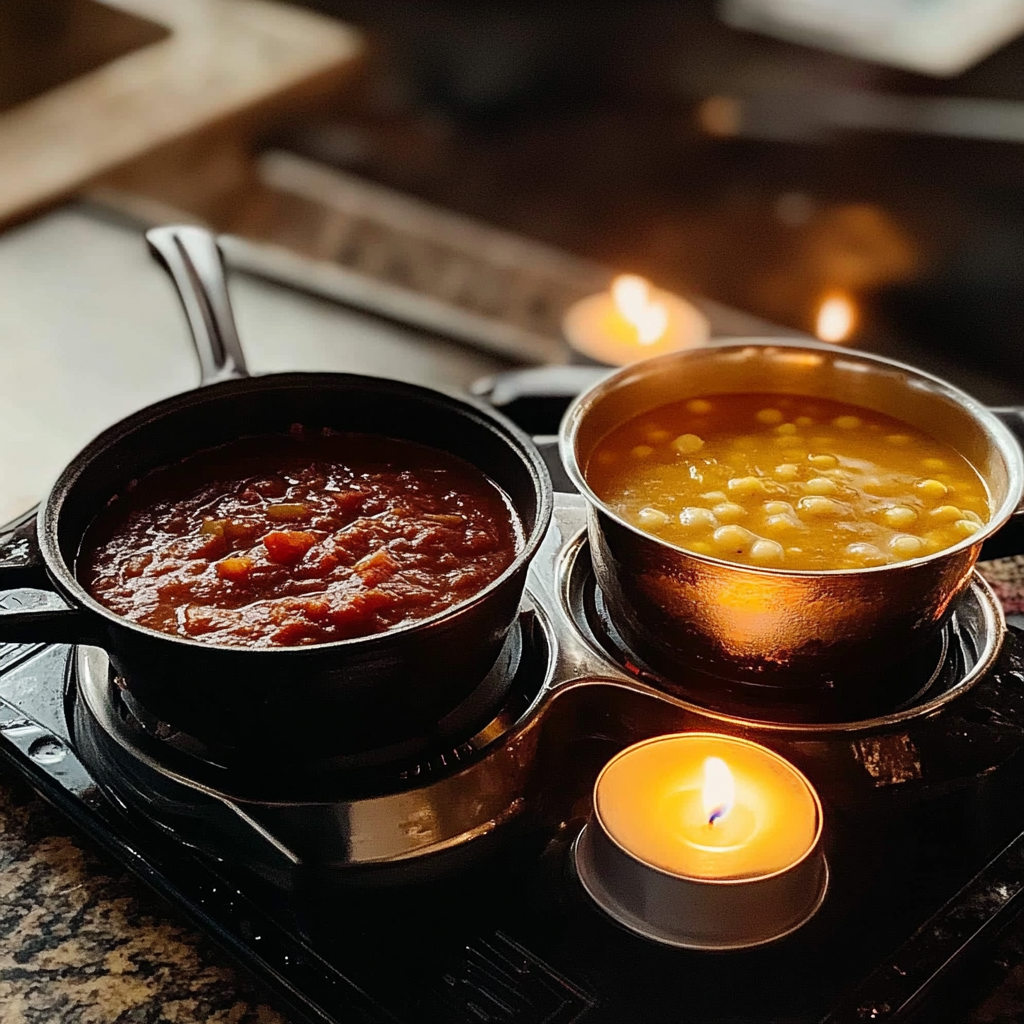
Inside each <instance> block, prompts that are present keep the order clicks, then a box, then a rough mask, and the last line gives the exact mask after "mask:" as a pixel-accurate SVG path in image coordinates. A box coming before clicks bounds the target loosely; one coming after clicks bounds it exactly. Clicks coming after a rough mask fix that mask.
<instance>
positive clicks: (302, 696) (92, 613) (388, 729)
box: [0, 228, 552, 760]
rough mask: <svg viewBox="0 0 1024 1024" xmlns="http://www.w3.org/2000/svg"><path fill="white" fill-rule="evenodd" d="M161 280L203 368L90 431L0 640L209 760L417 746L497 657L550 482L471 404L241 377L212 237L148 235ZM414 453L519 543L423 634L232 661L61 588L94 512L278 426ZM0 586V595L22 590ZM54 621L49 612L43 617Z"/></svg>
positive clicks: (524, 448)
mask: <svg viewBox="0 0 1024 1024" xmlns="http://www.w3.org/2000/svg"><path fill="white" fill-rule="evenodd" d="M147 237H148V238H149V241H150V244H151V246H152V248H153V250H154V252H155V254H156V255H157V256H158V258H160V259H161V260H162V261H163V262H164V263H165V265H166V266H167V267H168V269H169V270H170V272H171V274H172V276H173V277H174V280H175V283H176V284H177V286H178V290H179V294H180V295H181V298H182V301H183V304H184V306H185V310H186V313H187V315H188V318H189V321H190V325H191V327H192V332H193V335H194V337H195V341H196V347H197V349H198V351H199V355H200V362H201V364H202V367H203V383H204V384H208V385H209V386H207V387H201V388H199V389H198V390H196V391H192V392H188V393H186V394H182V395H178V396H175V397H173V398H170V399H167V400H166V401H163V402H159V403H157V404H156V405H152V406H149V407H147V408H145V409H143V410H141V411H140V412H138V413H135V414H134V415H132V416H129V417H128V418H127V419H124V420H122V421H121V422H120V423H117V424H115V425H114V426H112V427H111V428H110V429H108V430H106V431H104V433H102V434H101V435H100V436H99V437H97V438H96V439H95V440H94V441H93V442H92V443H90V444H89V445H88V446H86V448H84V449H83V450H82V451H81V452H80V453H79V454H78V455H77V456H76V457H75V458H74V459H73V460H72V461H71V463H70V464H69V465H68V466H67V467H66V468H65V470H64V471H63V472H62V473H61V475H60V477H59V478H58V480H57V482H56V483H55V484H54V486H53V489H52V490H51V491H50V494H49V495H48V497H47V498H46V500H45V501H44V502H43V504H42V505H41V506H40V508H39V512H38V516H37V518H36V521H35V534H34V535H33V534H32V532H31V530H29V531H26V534H25V537H24V538H23V541H24V543H25V544H37V545H38V553H39V556H40V560H41V563H42V566H43V567H45V575H44V574H42V573H40V574H39V576H38V578H37V579H35V580H34V581H31V582H34V583H36V584H37V585H39V584H41V585H43V586H46V587H48V588H51V589H52V591H54V592H55V594H56V595H59V598H60V599H61V600H62V601H63V603H64V604H60V603H59V602H55V601H54V598H53V595H50V597H49V600H48V601H45V602H43V607H41V608H40V607H33V605H32V602H30V601H29V602H26V603H25V604H24V605H22V606H17V605H16V606H14V607H6V608H0V641H5V640H9V641H22V642H31V641H45V642H65V643H89V644H95V645H97V646H100V647H103V648H104V649H105V650H106V651H107V652H108V654H109V655H110V658H111V661H112V663H113V664H114V666H115V667H116V669H117V671H118V673H119V674H120V676H121V677H122V679H123V681H124V685H125V686H126V687H127V689H128V690H129V691H130V693H131V695H132V696H133V698H134V699H136V700H137V701H138V702H139V703H140V704H141V705H143V707H144V708H145V709H146V710H147V711H149V712H150V713H152V714H153V715H155V716H156V717H157V718H158V719H160V720H162V721H164V722H166V723H169V724H170V725H172V726H174V727H176V728H178V729H181V730H184V731H185V732H187V733H189V734H190V735H192V736H195V737H197V738H198V739H200V740H202V741H204V742H206V743H209V744H212V745H214V746H216V747H218V748H225V747H226V748H233V749H235V750H241V751H243V752H246V751H247V752H248V754H249V755H250V756H251V754H252V753H253V751H254V750H255V751H259V752H260V753H261V756H266V757H271V758H272V757H276V756H282V757H286V758H289V759H299V760H309V759H315V758H316V757H319V756H322V755H325V754H330V753H335V752H349V751H353V750H365V749H370V748H373V747H375V746H380V745H382V744H391V743H396V742H399V741H401V740H404V739H407V738H410V737H415V736H421V735H424V734H425V733H426V734H429V733H430V731H431V730H432V729H433V727H434V726H435V725H436V723H437V722H438V720H439V719H440V718H442V717H443V716H444V715H446V714H447V713H449V712H450V711H452V710H453V709H454V708H456V707H457V706H458V705H459V704H460V703H461V702H462V701H463V700H464V699H465V698H466V697H467V696H468V695H469V694H470V693H471V692H472V691H473V690H474V688H475V687H476V686H477V684H478V683H479V682H480V680H481V679H482V678H483V677H484V676H485V675H486V674H487V672H488V670H489V669H490V668H491V666H492V665H493V664H494V663H495V661H496V659H497V658H498V656H499V654H500V652H501V648H502V645H503V644H504V642H505V640H506V637H507V635H508V632H509V630H510V628H511V626H512V623H513V622H514V621H515V619H516V616H517V612H518V609H519V604H520V601H521V599H522V595H523V589H524V587H525V583H526V573H527V569H528V567H529V562H530V559H531V557H532V556H533V554H534V552H535V551H536V550H537V547H538V545H539V544H540V541H541V539H542V538H543V536H544V533H545V531H546V530H547V527H548V522H549V520H550V517H551V508H552V495H551V483H550V480H549V478H548V474H547V470H546V468H545V466H544V462H543V459H542V458H541V456H540V454H539V453H538V452H537V450H536V448H535V447H534V446H533V444H532V443H531V441H530V439H529V438H528V437H527V436H526V435H525V434H523V433H522V432H521V431H520V430H518V429H517V428H516V427H515V426H513V425H512V424H511V423H509V422H508V421H506V420H504V419H503V418H501V417H498V416H496V415H495V414H494V413H493V412H492V411H491V410H489V409H487V408H486V407H484V406H482V405H477V404H475V403H473V402H472V401H467V400H465V399H463V398H455V397H453V396H450V395H446V394H444V393H441V392H438V391H435V390H431V389H429V388H423V387H417V386H414V385H410V384H403V383H400V382H398V381H393V380H384V379H379V378H375V377H365V376H360V375H356V374H339V373H287V374H272V375H268V376H263V377H257V378H250V377H247V376H246V370H245V363H244V357H243V355H242V351H241V347H240V345H239V343H238V338H237V335H236V333H235V329H234V323H233V319H232V317H231V310H230V305H229V302H228V296H227V289H226V285H225V282H224V279H223V274H222V267H221V257H220V253H219V250H218V248H217V245H216V241H215V240H214V238H213V236H212V235H210V234H209V233H208V232H205V231H202V230H201V229H198V228H160V229H156V230H155V231H152V232H150V233H149V235H148V236H147ZM297 422H298V423H302V424H303V425H305V426H307V427H312V428H315V427H324V426H326V427H331V428H333V429H335V430H341V431H361V432H367V433H378V434H384V435H387V436H389V437H395V438H401V439H407V440H411V441H416V442H418V443H420V444H426V445H430V446H432V447H435V448H439V449H442V450H444V451H446V452H450V453H452V454H454V455H457V456H459V457H461V458H463V459H465V460H466V461H467V462H470V463H471V464H473V465H475V466H477V467H478V468H479V469H481V470H482V471H483V472H484V473H486V474H487V475H488V476H489V477H490V478H491V479H492V480H493V481H495V482H496V483H497V484H498V485H499V486H500V487H501V488H502V489H503V490H504V491H505V492H506V494H507V495H508V496H509V498H510V499H511V501H512V504H513V505H514V507H515V510H516V512H517V513H518V515H519V518H520V521H521V523H522V527H523V534H524V543H523V544H522V548H521V550H520V551H519V553H518V555H517V557H516V558H515V560H514V561H513V562H512V564H511V565H510V566H509V567H508V569H506V571H505V572H504V573H502V575H501V576H500V577H499V578H498V579H496V580H494V581H493V582H492V583H491V584H489V585H488V586H487V587H485V588H484V589H483V590H481V591H479V592H478V593H477V594H475V595H474V596H472V597H471V598H469V599H468V600H464V601H462V602H460V603H459V604H456V605H454V606H453V607H452V608H450V609H448V610H447V611H445V612H443V613H441V614H438V615H435V616H433V617H431V618H428V619H424V620H421V621H419V622H415V623H412V624H409V625H405V626H401V627H398V628H395V629H392V630H389V631H388V632H386V633H382V634H378V635H374V636H368V637H361V638H356V639H350V640H342V641H338V642H335V643H328V644H317V645H312V646H308V647H282V648H260V649H245V648H237V647H227V646H218V645H215V644H210V643H205V642H202V641H197V640H191V639H186V638H183V637H178V636H171V635H169V634H166V633H160V632H157V631H155V630H152V629H148V628H146V627H144V626H140V625H138V624H137V623H134V622H131V621H129V620H128V619H125V618H122V617H121V616H119V615H117V614H115V613H114V612H112V611H110V610H109V609H108V608H106V607H105V606H104V605H102V604H100V603H99V602H98V601H96V600H95V599H94V598H92V597H91V596H90V595H89V594H88V593H87V592H86V590H85V589H84V588H83V587H82V585H81V584H80V583H79V582H78V579H77V578H76V575H75V560H76V558H77V555H78V551H79V546H80V544H81V541H82V537H83V535H84V533H85V531H86V529H87V528H88V526H89V524H90V523H91V522H92V520H93V518H94V517H95V515H96V514H97V512H98V511H99V510H100V509H101V508H103V506H104V505H105V504H106V502H107V501H108V500H109V499H110V498H111V497H112V496H113V495H114V494H116V493H118V492H119V491H122V490H123V489H124V487H125V486H126V485H127V484H128V483H129V482H130V481H131V480H132V479H135V478H138V477H139V476H141V475H142V474H144V473H146V472H147V471H149V470H151V469H153V468H155V467H158V466H162V465H167V464H168V463H172V462H174V461H176V460H178V459H181V458H182V457H184V456H187V455H190V454H192V453H193V452H195V451H197V450H199V449H202V448H208V447H211V446H213V445H218V444H222V443H225V442H227V441H230V440H233V439H235V438H237V437H240V436H244V435H251V434H264V433H285V432H287V430H288V428H289V426H290V425H291V424H293V423H297ZM25 582H26V578H25V575H24V573H23V572H19V573H15V572H11V573H8V574H5V573H4V571H3V569H2V567H0V590H6V589H9V588H11V587H15V586H21V585H24V584H25ZM55 604H56V607H55Z"/></svg>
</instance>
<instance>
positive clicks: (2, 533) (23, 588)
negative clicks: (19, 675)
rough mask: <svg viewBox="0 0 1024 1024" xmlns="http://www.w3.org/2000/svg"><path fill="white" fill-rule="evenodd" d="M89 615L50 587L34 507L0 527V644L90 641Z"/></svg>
mask: <svg viewBox="0 0 1024 1024" xmlns="http://www.w3.org/2000/svg"><path fill="white" fill-rule="evenodd" d="M91 640H92V637H91V636H90V635H89V633H88V631H87V629H86V617H85V615H84V613H83V612H81V611H79V610H78V609H77V608H72V607H71V606H70V605H69V604H68V603H67V602H66V601H64V599H63V598H62V597H60V595H59V594H57V592H56V591H55V590H54V589H53V588H52V587H51V586H50V581H49V578H48V577H47V575H46V569H45V566H44V564H43V557H42V555H41V554H40V551H39V544H38V543H37V540H36V510H35V509H33V510H32V511H31V512H26V513H25V515H23V516H21V517H20V518H19V519H15V520H14V522H13V523H8V525H7V526H4V527H0V644H3V643H21V644H32V643H46V644H71V643H89V642H91Z"/></svg>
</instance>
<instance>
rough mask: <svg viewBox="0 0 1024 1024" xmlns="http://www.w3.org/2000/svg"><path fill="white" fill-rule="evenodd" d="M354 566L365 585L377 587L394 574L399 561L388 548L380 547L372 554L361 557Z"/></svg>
mask: <svg viewBox="0 0 1024 1024" xmlns="http://www.w3.org/2000/svg"><path fill="white" fill-rule="evenodd" d="M353 568H354V569H355V571H356V573H357V574H358V575H359V578H360V579H361V580H362V581H363V584H364V585H365V586H367V587H376V586H377V585H378V584H379V583H383V582H384V581H385V580H386V579H390V577H392V576H394V574H395V573H396V572H397V570H398V562H397V561H395V558H394V556H392V554H391V553H390V552H389V551H388V549H387V548H378V549H377V550H376V551H374V552H373V553H372V554H370V555H367V556H366V557H365V558H361V559H360V560H359V561H358V562H356V564H355V565H354V566H353Z"/></svg>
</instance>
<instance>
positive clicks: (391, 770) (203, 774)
mask: <svg viewBox="0 0 1024 1024" xmlns="http://www.w3.org/2000/svg"><path fill="white" fill-rule="evenodd" d="M551 654H552V644H551V638H550V635H549V629H548V626H547V624H546V620H545V618H544V616H543V615H542V614H541V613H540V612H539V610H538V609H536V607H535V606H532V605H528V606H527V607H526V608H525V609H524V610H523V611H521V612H520V616H519V619H518V620H517V621H516V624H515V626H514V627H513V631H512V633H511V634H510V636H509V640H508V642H507V643H506V646H505V648H504V649H503V651H502V654H501V655H500V656H499V658H498V661H497V662H496V663H495V666H494V668H493V669H492V670H491V672H490V673H488V675H487V676H486V677H485V678H484V679H483V680H482V681H481V684H480V686H479V687H478V688H477V690H476V691H474V693H473V694H471V695H470V697H469V698H467V700H466V701H464V702H463V704H462V705H460V706H459V707H458V708H456V709H455V710H454V711H452V712H451V713H450V714H449V715H448V716H446V718H445V719H442V720H441V721H440V722H439V723H438V727H437V729H436V730H435V732H434V734H432V735H430V736H425V737H423V738H422V740H421V741H419V742H417V743H415V744H410V743H401V744H397V745H394V746H391V747H386V748H383V749H380V750H372V751H367V752H363V753H357V754H355V755H332V756H330V757H328V758H326V759H323V760H312V761H310V762H309V763H306V764H303V765H300V766H297V767H296V768H295V769H293V770H291V771H289V772H287V773H285V772H281V771H277V770H275V769H273V768H272V769H271V770H270V774H265V773H264V772H262V771H261V770H260V766H258V765H255V766H254V765H253V764H251V763H249V762H239V763H235V762H232V761H230V760H226V759H224V758H223V757H221V756H219V755H221V754H223V753H224V752H223V751H216V750H210V749H209V748H207V747H205V746H204V745H203V744H201V743H200V742H199V741H198V740H195V739H194V738H192V737H190V736H188V735H186V734H184V733H179V732H177V731H175V730H173V729H170V727H168V726H166V725H164V724H163V723H160V722H158V721H156V720H155V719H152V718H151V717H149V716H145V715H144V713H143V716H141V717H140V714H139V711H140V710H141V709H137V708H135V707H134V706H133V704H132V702H131V701H130V699H129V700H125V696H126V694H125V691H124V690H123V689H121V688H120V687H119V686H118V681H117V678H116V677H115V676H114V674H113V672H112V669H111V665H110V661H109V659H108V657H107V655H106V653H105V652H104V651H102V650H101V649H99V648H96V647H88V646H80V647H78V648H77V649H76V651H75V655H74V670H73V674H74V679H75V682H74V687H75V690H76V692H77V694H78V695H79V696H80V698H81V704H82V705H83V707H84V709H86V711H87V714H88V717H89V719H91V721H92V722H93V723H95V724H96V725H97V726H98V727H99V729H100V730H101V731H102V732H103V733H104V734H105V735H106V736H107V737H108V738H109V739H110V740H111V741H112V742H113V743H114V744H115V746H116V748H117V749H118V750H119V751H121V752H123V754H124V755H126V756H127V757H128V758H129V759H130V760H134V761H135V762H137V763H140V764H141V765H144V766H146V767H147V768H149V769H151V770H153V771H155V772H157V773H158V774H159V775H160V776H163V777H164V778H166V779H168V780H169V781H171V782H175V783H179V784H183V785H185V786H187V787H189V788H191V789H193V790H196V791H198V792H202V793H206V794H208V795H212V796H216V797H229V798H233V799H234V798H238V799H243V800H245V799H269V800H284V801H286V802H287V801H289V800H291V799H293V798H295V799H316V798H317V794H319V793H321V792H327V791H329V792H330V793H332V794H333V795H334V796H335V797H337V796H340V795H341V794H348V795H350V796H353V797H355V796H356V795H357V794H360V793H371V792H378V791H380V792H385V791H390V790H396V791H397V790H404V789H410V788H415V787H416V786H418V785H423V784H424V783H428V782H429V781H430V780H431V779H432V778H437V777H441V776H444V775H446V774H449V773H450V772H452V771H455V770H458V769H459V768H461V767H465V766H466V765H467V764H469V763H470V762H472V761H474V760H476V759H477V758H478V757H479V755H480V754H481V753H482V752H483V751H484V750H485V749H486V748H488V747H489V746H491V745H492V744H493V743H494V742H495V741H497V740H498V739H499V738H500V737H501V736H504V735H505V734H506V733H507V732H508V731H509V730H510V729H512V728H513V727H514V726H515V724H516V723H517V722H518V720H519V719H520V718H521V716H522V714H523V713H524V711H525V710H526V708H527V707H528V706H532V704H533V703H534V702H535V699H536V695H537V692H539V690H540V689H541V688H542V686H543V685H544V684H545V683H546V682H547V680H548V677H549V676H550V673H551ZM538 663H539V664H538Z"/></svg>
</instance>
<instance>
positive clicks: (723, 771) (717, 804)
mask: <svg viewBox="0 0 1024 1024" xmlns="http://www.w3.org/2000/svg"><path fill="white" fill-rule="evenodd" d="M703 797H704V815H705V817H706V818H707V819H708V825H714V823H715V822H716V821H720V820H721V819H722V818H724V817H725V816H726V815H727V814H728V813H729V811H731V810H732V805H733V803H734V801H735V800H736V782H735V780H734V779H733V777H732V772H731V771H729V766H728V765H727V764H726V763H725V762H724V761H723V760H722V759H721V758H720V757H709V758H706V759H705V761H704V792H703Z"/></svg>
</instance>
